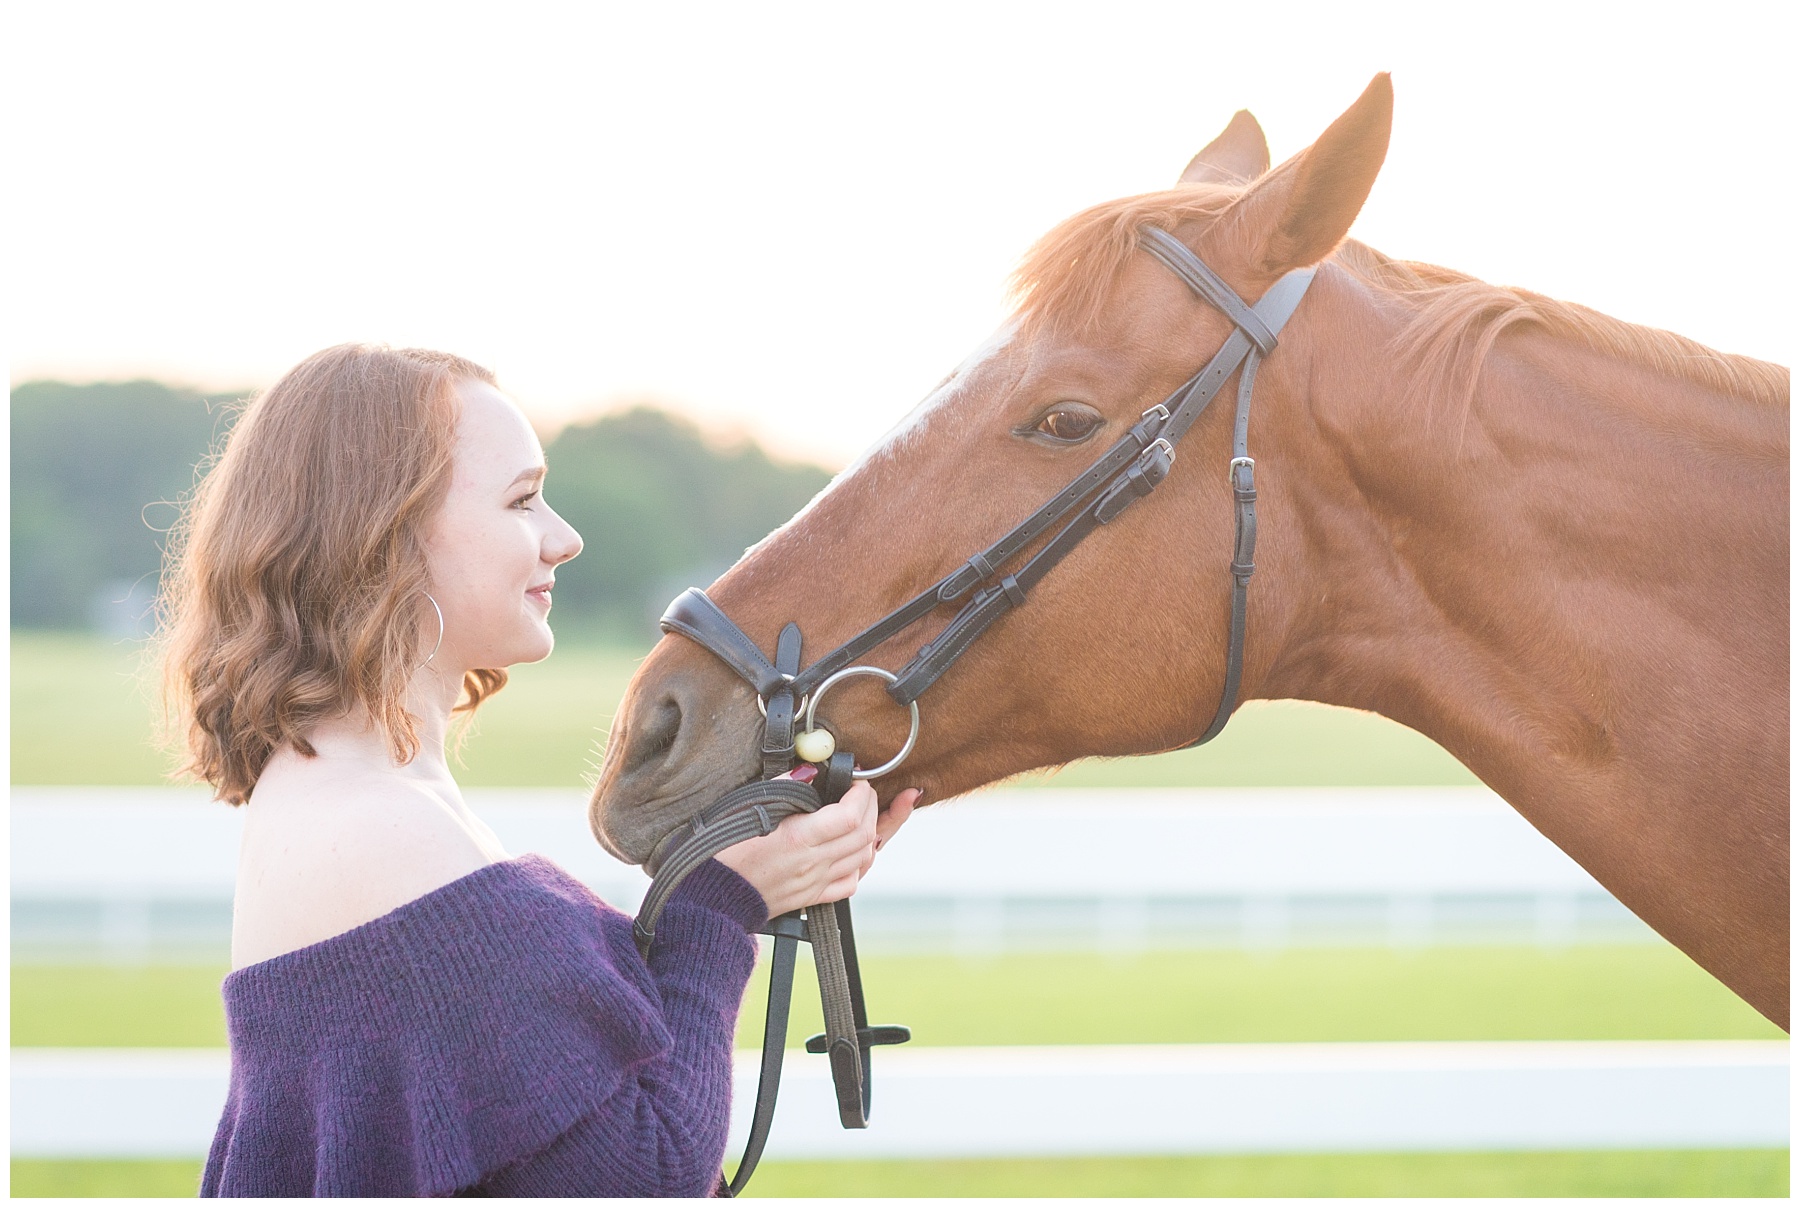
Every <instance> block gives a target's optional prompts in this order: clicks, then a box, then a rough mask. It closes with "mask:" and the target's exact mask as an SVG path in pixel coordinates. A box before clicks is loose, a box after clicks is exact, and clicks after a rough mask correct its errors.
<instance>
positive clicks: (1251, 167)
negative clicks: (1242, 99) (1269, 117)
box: [1176, 109, 1269, 185]
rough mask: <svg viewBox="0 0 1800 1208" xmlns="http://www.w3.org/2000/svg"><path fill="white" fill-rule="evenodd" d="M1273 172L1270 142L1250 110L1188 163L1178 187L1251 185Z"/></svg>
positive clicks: (1240, 112) (1241, 112)
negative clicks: (1267, 173)
mask: <svg viewBox="0 0 1800 1208" xmlns="http://www.w3.org/2000/svg"><path fill="white" fill-rule="evenodd" d="M1268 170H1269V140H1268V139H1267V138H1264V137H1263V128H1262V127H1261V126H1259V125H1257V123H1256V119H1255V118H1253V117H1251V116H1250V111H1249V110H1248V109H1240V110H1238V111H1237V112H1236V113H1234V114H1232V115H1231V122H1230V123H1229V124H1228V125H1227V126H1226V127H1225V130H1224V132H1223V133H1222V134H1220V135H1219V137H1218V138H1215V139H1213V141H1212V142H1210V143H1208V144H1206V146H1205V147H1204V148H1203V149H1202V150H1201V152H1200V154H1198V155H1196V156H1194V158H1193V159H1190V160H1189V161H1188V166H1187V170H1186V171H1184V172H1183V173H1182V174H1181V179H1180V180H1179V181H1177V182H1176V183H1178V184H1184V185H1194V184H1223V185H1247V184H1249V183H1250V182H1251V181H1253V180H1255V179H1256V178H1257V177H1259V176H1261V175H1262V174H1263V173H1264V172H1267V171H1268Z"/></svg>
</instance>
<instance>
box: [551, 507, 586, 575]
mask: <svg viewBox="0 0 1800 1208" xmlns="http://www.w3.org/2000/svg"><path fill="white" fill-rule="evenodd" d="M551 515H552V516H555V518H556V523H555V524H554V525H552V526H551V529H550V531H549V532H548V533H546V534H545V535H544V561H546V562H548V563H550V565H552V566H561V565H562V564H563V563H564V562H567V561H568V560H569V559H570V558H573V557H574V556H575V555H576V554H579V553H580V552H581V534H580V533H578V532H576V531H575V528H574V526H573V525H571V524H570V523H569V522H568V521H567V520H564V519H563V518H562V517H561V516H557V515H556V513H555V512H552V513H551Z"/></svg>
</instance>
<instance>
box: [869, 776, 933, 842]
mask: <svg viewBox="0 0 1800 1208" xmlns="http://www.w3.org/2000/svg"><path fill="white" fill-rule="evenodd" d="M924 795H925V793H924V790H922V789H902V790H901V791H900V792H898V793H895V794H894V799H893V800H892V801H890V802H888V803H887V808H885V809H883V810H882V811H881V813H880V814H879V815H878V816H877V817H876V819H875V846H876V847H877V848H882V847H885V846H887V841H888V840H889V839H892V838H893V837H894V832H895V831H897V830H899V829H900V827H901V825H902V824H903V823H905V821H906V820H907V819H908V818H910V817H912V812H913V807H914V806H916V805H917V804H918V803H919V798H920V797H923V796H924Z"/></svg>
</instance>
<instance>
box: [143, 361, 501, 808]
mask: <svg viewBox="0 0 1800 1208" xmlns="http://www.w3.org/2000/svg"><path fill="white" fill-rule="evenodd" d="M464 380H473V381H479V382H486V383H489V384H492V383H493V381H494V375H493V374H492V373H490V372H489V371H488V370H486V369H483V368H482V367H481V366H479V365H477V364H475V363H473V362H472V361H466V360H464V359H463V358H461V357H457V356H451V355H450V354H448V353H443V352H430V351H426V350H423V349H416V348H399V349H395V348H382V347H370V346H367V345H362V344H342V345H339V346H338V347H336V348H327V349H325V350H324V351H323V352H319V353H315V354H313V355H312V356H310V357H308V358H307V359H306V360H304V361H302V362H301V363H300V364H299V365H297V366H295V367H294V368H293V369H292V370H290V371H289V372H288V374H287V375H286V376H285V377H283V378H282V379H281V380H280V381H279V382H277V383H276V384H275V385H274V387H272V388H271V389H270V390H268V391H267V392H266V393H264V394H263V395H261V396H260V397H258V398H256V399H255V400H254V401H252V402H251V403H250V404H249V406H248V407H247V408H246V409H245V411H244V414H243V416H242V417H241V418H240V419H239V420H238V423H237V425H236V427H235V428H234V429H233V430H232V433H231V436H230V438H229V439H228V440H227V441H226V444H225V448H224V451H223V452H222V453H221V454H220V455H219V457H218V459H217V461H216V463H215V464H214V465H213V467H212V468H211V470H210V471H208V473H207V474H206V476H205V478H204V479H203V480H202V481H201V483H200V485H199V486H198V487H197V488H196V489H195V491H194V494H193V496H192V498H191V500H190V501H189V503H188V506H187V507H186V508H185V509H184V514H183V516H182V519H181V522H180V523H179V524H178V525H177V527H176V530H175V533H174V540H173V541H172V543H171V546H170V552H169V558H168V565H167V573H165V575H164V577H163V582H164V589H163V591H164V594H163V609H162V615H163V618H164V622H163V623H164V627H163V631H162V633H161V635H160V638H159V647H160V654H161V661H162V687H163V706H164V717H165V723H166V726H167V729H168V731H169V736H170V738H171V739H172V742H171V745H175V746H178V747H180V748H184V754H185V758H184V760H183V763H182V766H181V768H180V769H179V772H180V773H187V774H192V775H195V776H198V777H199V778H201V779H203V780H205V781H207V782H208V783H210V784H211V785H212V786H213V787H214V789H215V790H216V792H217V796H218V798H219V799H220V800H223V801H227V802H230V803H231V804H233V805H242V804H243V803H244V802H245V801H246V800H248V799H249V797H250V792H251V790H252V789H253V788H255V786H256V781H257V778H258V777H259V776H260V775H261V774H262V770H263V768H264V767H265V766H266V765H267V764H268V762H269V757H270V755H272V754H273V753H274V752H275V750H276V748H277V747H279V746H281V745H283V744H288V745H291V746H292V747H293V748H294V749H295V750H297V751H299V752H300V753H301V754H303V755H309V756H310V755H313V754H315V752H314V750H313V747H312V745H311V743H310V742H309V741H308V739H307V736H308V734H309V733H310V732H311V731H312V729H313V727H314V726H316V725H317V724H318V723H319V722H321V721H325V720H327V719H330V718H334V717H340V716H343V715H344V714H346V713H348V712H351V711H352V710H355V709H357V708H360V709H362V710H364V711H366V712H367V713H368V715H369V716H370V717H371V718H372V719H373V720H374V721H375V723H376V724H377V725H379V726H380V727H381V728H382V730H383V731H384V732H385V733H386V734H387V736H388V738H389V740H390V742H391V744H392V748H393V754H394V759H395V760H396V762H399V763H406V762H408V761H409V760H411V759H412V758H413V757H414V756H415V755H416V754H418V750H419V737H418V732H417V730H416V728H415V725H414V719H413V717H412V715H411V714H409V713H408V712H407V711H406V706H405V694H406V688H407V683H408V681H409V680H410V679H411V678H412V675H413V673H414V671H416V670H417V668H418V665H419V662H420V660H421V658H422V657H423V655H422V654H421V653H420V644H421V642H422V641H423V640H425V639H426V638H427V637H428V636H430V635H432V634H434V633H435V631H436V626H437V624H438V620H437V616H436V614H435V613H434V612H433V610H432V607H431V604H430V603H429V601H427V599H426V598H425V590H426V586H427V574H426V564H425V552H424V533H425V528H426V525H427V524H428V523H429V522H430V520H431V518H432V517H433V516H434V515H435V514H436V512H437V509H438V507H439V506H440V505H441V504H442V503H443V500H444V496H445V494H446V492H447V491H448V490H449V487H450V472H451V457H452V450H453V446H454V441H455V430H456V420H457V415H458V412H459V407H458V403H457V398H456V391H455V387H456V383H457V382H459V381H464ZM505 683H506V672H504V671H501V670H479V671H471V672H469V673H468V674H467V675H466V676H465V677H464V679H463V691H462V696H461V698H460V699H459V700H458V702H457V705H456V709H457V710H458V711H460V712H466V711H470V710H473V709H474V708H475V707H476V706H478V705H479V704H480V703H481V702H482V701H483V700H484V699H486V698H487V697H489V696H491V695H493V694H494V693H495V692H497V691H499V689H500V688H501V687H502V686H503V685H504V684H505ZM178 774H179V773H178Z"/></svg>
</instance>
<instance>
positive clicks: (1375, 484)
mask: <svg viewBox="0 0 1800 1208" xmlns="http://www.w3.org/2000/svg"><path fill="white" fill-rule="evenodd" d="M1364 336H1365V339H1363V340H1361V341H1359V345H1360V347H1362V348H1364V349H1366V348H1368V347H1369V345H1368V343H1367V342H1366V333H1364ZM1377 347H1378V345H1377ZM1343 355H1344V356H1345V357H1351V356H1356V355H1359V354H1356V353H1353V352H1351V351H1350V350H1348V349H1346V350H1344V353H1343ZM1360 356H1361V357H1362V358H1363V359H1364V361H1365V363H1366V364H1369V365H1370V368H1369V370H1368V371H1367V372H1366V373H1365V374H1364V375H1362V376H1361V377H1360V378H1359V377H1358V375H1357V374H1355V373H1350V374H1345V375H1342V377H1341V378H1340V381H1341V386H1340V389H1341V390H1342V391H1343V395H1344V397H1341V398H1338V399H1323V400H1317V401H1316V403H1315V405H1316V406H1317V407H1318V408H1319V410H1320V413H1321V414H1322V415H1323V416H1324V417H1325V418H1326V423H1325V424H1324V425H1322V426H1321V430H1322V431H1323V432H1325V433H1326V435H1327V439H1326V440H1324V441H1323V442H1320V444H1321V447H1320V448H1318V449H1317V450H1316V453H1315V457H1316V460H1317V463H1318V464H1317V465H1316V466H1315V467H1314V470H1315V471H1316V478H1317V481H1318V483H1320V484H1322V485H1319V486H1316V487H1315V486H1313V485H1312V483H1311V482H1308V484H1307V485H1306V486H1302V487H1300V488H1299V489H1298V491H1297V494H1296V498H1295V499H1294V503H1293V506H1294V507H1296V509H1298V510H1300V511H1303V512H1306V513H1308V514H1309V523H1308V524H1307V525H1306V526H1305V529H1306V531H1308V532H1310V533H1312V534H1314V538H1313V540H1311V541H1310V542H1308V543H1307V545H1306V548H1304V549H1303V550H1302V551H1301V552H1300V556H1299V558H1298V559H1297V560H1296V563H1295V565H1293V566H1292V567H1291V572H1292V573H1291V575H1290V577H1289V581H1288V582H1287V583H1285V584H1284V587H1285V588H1287V589H1288V591H1289V593H1290V594H1292V595H1294V596H1295V598H1296V599H1297V600H1300V601H1303V602H1301V603H1298V605H1297V607H1296V609H1295V613H1294V616H1293V622H1294V623H1293V629H1292V645H1293V646H1294V647H1295V648H1294V649H1292V650H1288V651H1284V660H1283V661H1284V662H1285V663H1286V664H1287V666H1286V667H1285V668H1283V667H1281V666H1279V665H1278V667H1277V670H1276V673H1275V674H1274V676H1273V677H1272V678H1273V681H1274V682H1272V683H1271V685H1270V686H1271V687H1272V688H1275V689H1276V691H1273V692H1270V693H1269V695H1278V694H1284V693H1282V692H1281V691H1280V690H1281V689H1283V688H1284V687H1291V688H1296V689H1298V691H1297V692H1294V693H1291V694H1296V695H1303V696H1309V697H1312V698H1314V699H1321V700H1326V701H1329V702H1331V703H1338V704H1346V705H1351V706H1354V707H1358V708H1367V709H1374V710H1377V711H1379V712H1382V713H1385V714H1387V715H1389V716H1393V717H1396V718H1397V719H1398V720H1401V721H1403V722H1405V723H1407V724H1408V725H1412V726H1414V727H1415V728H1417V729H1420V730H1422V731H1424V732H1426V733H1428V734H1431V735H1432V736H1433V737H1435V738H1437V739H1438V740H1439V741H1440V742H1442V743H1443V744H1444V745H1445V746H1447V747H1449V748H1450V749H1451V750H1452V751H1454V752H1456V753H1457V754H1458V755H1459V756H1462V757H1463V758H1464V760H1465V762H1468V763H1470V766H1472V767H1474V768H1475V770H1476V771H1477V772H1478V773H1479V774H1481V775H1483V777H1484V778H1486V779H1489V782H1490V783H1496V782H1497V781H1499V780H1509V781H1510V780H1516V779H1518V778H1520V777H1524V778H1526V779H1530V778H1532V777H1533V776H1535V775H1536V772H1537V770H1538V769H1545V770H1550V769H1555V771H1554V772H1552V774H1554V775H1562V774H1564V771H1565V770H1566V769H1567V768H1569V767H1571V766H1572V767H1575V768H1588V769H1591V768H1592V767H1593V766H1594V765H1595V764H1597V763H1605V762H1607V761H1608V760H1609V759H1610V758H1611V757H1612V756H1613V755H1615V754H1616V753H1617V752H1618V743H1619V734H1618V731H1619V729H1620V728H1621V726H1622V725H1628V724H1633V723H1636V722H1638V721H1643V722H1645V723H1646V724H1648V723H1649V722H1650V720H1651V719H1650V718H1649V717H1648V716H1643V717H1640V715H1641V714H1645V713H1646V712H1647V711H1648V712H1657V711H1662V712H1665V713H1676V714H1679V713H1682V712H1686V711H1689V710H1692V709H1693V708H1696V707H1704V703H1705V700H1706V698H1708V697H1710V696H1717V695H1725V694H1729V693H1739V694H1741V693H1743V692H1752V693H1754V692H1756V691H1757V690H1758V689H1759V688H1762V689H1774V688H1777V687H1778V689H1779V694H1780V695H1781V696H1782V697H1783V698H1785V692H1786V683H1785V675H1784V677H1783V678H1782V680H1781V682H1780V683H1779V685H1774V684H1770V683H1767V682H1766V681H1767V680H1768V676H1767V675H1766V674H1759V673H1758V670H1759V669H1758V668H1757V667H1755V666H1752V665H1749V664H1762V665H1763V667H1765V668H1766V665H1767V661H1768V659H1769V658H1770V657H1771V655H1774V654H1776V653H1777V652H1778V650H1785V635H1786V580H1787V528H1786V525H1787V466H1786V411H1785V408H1777V407H1772V406H1770V405H1768V404H1766V403H1754V402H1746V401H1743V400H1738V399H1733V398H1729V397H1724V396H1720V395H1717V394H1715V393H1712V392H1710V391H1707V390H1705V389H1703V388H1701V387H1697V386H1695V385H1693V384H1691V383H1688V382H1684V381H1678V380H1673V379H1670V378H1668V377H1666V376H1662V375H1659V374H1657V373H1655V372H1653V371H1651V370H1648V369H1645V368H1643V367H1641V366H1637V365H1632V364H1628V363H1625V362H1621V361H1617V360H1614V359H1612V358H1609V357H1606V356H1603V355H1601V354H1599V353H1596V352H1593V351H1590V350H1587V349H1584V348H1578V347H1572V346H1570V345H1569V344H1567V343H1566V342H1563V341H1561V340H1557V339H1553V338H1551V337H1548V336H1544V335H1541V334H1531V333H1520V334H1516V335H1509V336H1504V337H1502V339H1501V340H1500V342H1499V343H1498V345H1497V346H1496V348H1495V349H1494V351H1493V353H1492V354H1491V356H1490V357H1489V359H1488V361H1487V363H1486V365H1485V367H1484V368H1483V371H1482V374H1481V376H1480V379H1479V381H1478V383H1477V386H1476V389H1475V392H1474V395H1473V397H1472V398H1471V399H1470V400H1469V401H1468V404H1467V406H1466V407H1464V406H1462V405H1461V404H1460V402H1459V401H1451V402H1448V403H1444V402H1438V403H1433V404H1431V405H1430V406H1429V407H1427V409H1426V410H1425V411H1423V412H1421V411H1419V410H1417V409H1416V407H1409V406H1408V405H1407V404H1405V403H1403V402H1402V401H1401V400H1402V398H1403V396H1404V392H1403V390H1401V389H1400V388H1399V384H1398V383H1396V382H1394V381H1393V380H1392V378H1391V377H1386V376H1384V374H1383V368H1382V366H1381V365H1380V361H1379V356H1380V354H1379V353H1374V354H1371V353H1368V352H1362V353H1360ZM1334 417H1335V419H1336V421H1337V422H1336V423H1335V425H1334V423H1333V422H1332V421H1333V418H1334ZM1334 426H1335V428H1336V430H1335V431H1333V428H1334ZM1294 476H1299V477H1301V478H1306V479H1311V478H1313V477H1314V474H1312V473H1309V471H1308V470H1307V469H1305V468H1302V467H1296V468H1295V472H1294V474H1292V475H1290V476H1289V477H1290V478H1291V477H1294ZM1277 523H1278V522H1277V521H1275V520H1274V519H1273V518H1272V519H1271V527H1273V526H1274V525H1276V524H1277ZM1325 585H1329V586H1325ZM1322 587H1323V590H1321V588H1322ZM1733 647H1737V648H1738V652H1737V653H1736V654H1734V653H1733ZM1295 656H1298V657H1295ZM1783 666H1785V660H1783ZM1284 671H1285V672H1286V673H1289V674H1291V675H1292V677H1293V679H1294V680H1295V681H1296V682H1294V683H1292V684H1283V683H1282V682H1281V681H1282V680H1283V679H1284V678H1285V675H1284ZM1685 679H1691V681H1692V682H1691V683H1690V684H1688V686H1686V687H1684V686H1683V684H1684V680H1685ZM1671 692H1673V693H1674V694H1675V695H1674V696H1673V697H1672V696H1671ZM1762 695H1765V696H1766V695H1768V693H1767V692H1766V691H1765V692H1763V693H1762ZM1678 724H1681V725H1684V726H1685V725H1690V724H1691V721H1690V720H1689V719H1683V720H1682V721H1680V722H1679V723H1678ZM1483 764H1493V765H1494V766H1493V767H1492V769H1491V773H1490V769H1489V768H1487V767H1484V766H1482V765H1483ZM1496 787H1500V785H1499V784H1498V783H1496ZM1519 788H1520V790H1521V791H1524V790H1525V786H1523V785H1520V786H1519ZM1503 791H1504V790H1503Z"/></svg>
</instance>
